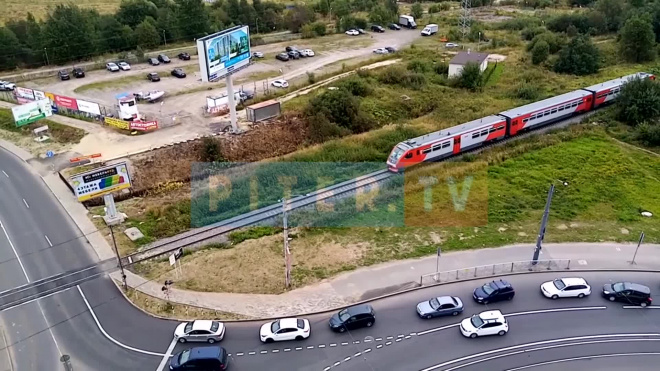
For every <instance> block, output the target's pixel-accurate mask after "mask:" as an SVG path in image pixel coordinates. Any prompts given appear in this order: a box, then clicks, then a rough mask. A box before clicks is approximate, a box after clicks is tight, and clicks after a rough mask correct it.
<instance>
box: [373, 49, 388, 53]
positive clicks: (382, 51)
mask: <svg viewBox="0 0 660 371" xmlns="http://www.w3.org/2000/svg"><path fill="white" fill-rule="evenodd" d="M374 53H376V54H387V53H389V51H387V49H385V48H378V49H374Z"/></svg>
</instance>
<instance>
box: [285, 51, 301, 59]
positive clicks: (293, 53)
mask: <svg viewBox="0 0 660 371" xmlns="http://www.w3.org/2000/svg"><path fill="white" fill-rule="evenodd" d="M287 54H288V55H289V59H300V53H299V52H298V51H297V50H292V51H290V52H288V53H287Z"/></svg>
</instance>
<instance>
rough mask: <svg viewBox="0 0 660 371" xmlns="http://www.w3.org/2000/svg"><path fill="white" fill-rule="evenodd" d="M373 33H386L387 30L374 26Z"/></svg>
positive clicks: (372, 27)
mask: <svg viewBox="0 0 660 371" xmlns="http://www.w3.org/2000/svg"><path fill="white" fill-rule="evenodd" d="M371 31H373V32H385V29H384V28H383V27H382V26H379V25H377V24H374V25H372V26H371Z"/></svg>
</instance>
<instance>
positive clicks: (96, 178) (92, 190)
mask: <svg viewBox="0 0 660 371" xmlns="http://www.w3.org/2000/svg"><path fill="white" fill-rule="evenodd" d="M71 184H72V185H73V189H74V192H75V194H76V197H78V201H81V202H82V201H87V200H90V199H92V198H96V197H100V196H103V195H106V194H110V193H112V192H116V191H120V190H122V189H127V188H130V187H131V178H130V176H129V175H128V165H127V164H126V162H120V163H118V164H114V165H108V166H104V167H101V168H97V169H94V170H92V171H88V172H85V173H81V174H77V175H74V176H73V177H71Z"/></svg>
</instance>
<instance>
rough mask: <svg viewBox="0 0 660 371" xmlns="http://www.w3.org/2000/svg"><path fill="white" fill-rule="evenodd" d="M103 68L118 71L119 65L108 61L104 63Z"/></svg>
mask: <svg viewBox="0 0 660 371" xmlns="http://www.w3.org/2000/svg"><path fill="white" fill-rule="evenodd" d="M105 69H107V70H108V71H110V72H116V71H119V66H117V64H115V63H113V62H109V63H106V64H105Z"/></svg>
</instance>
